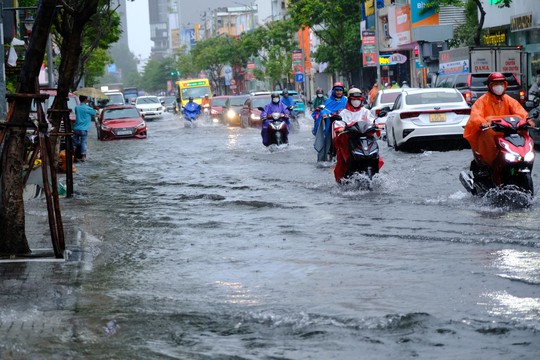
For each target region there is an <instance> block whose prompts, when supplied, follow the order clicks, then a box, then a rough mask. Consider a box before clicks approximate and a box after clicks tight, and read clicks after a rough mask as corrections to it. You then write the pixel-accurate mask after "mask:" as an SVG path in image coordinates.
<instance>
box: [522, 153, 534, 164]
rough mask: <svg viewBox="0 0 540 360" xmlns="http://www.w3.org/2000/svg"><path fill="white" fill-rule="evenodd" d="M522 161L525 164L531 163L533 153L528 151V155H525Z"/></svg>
mask: <svg viewBox="0 0 540 360" xmlns="http://www.w3.org/2000/svg"><path fill="white" fill-rule="evenodd" d="M523 160H524V161H526V162H532V161H533V160H534V152H532V151H529V152H528V153H526V154H525V156H524V157H523Z"/></svg>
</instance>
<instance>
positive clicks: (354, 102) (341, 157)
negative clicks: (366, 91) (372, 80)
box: [332, 88, 375, 182]
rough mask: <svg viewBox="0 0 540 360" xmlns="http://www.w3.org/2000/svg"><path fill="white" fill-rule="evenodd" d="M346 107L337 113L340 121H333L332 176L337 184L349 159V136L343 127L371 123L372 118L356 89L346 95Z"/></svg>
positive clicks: (343, 174)
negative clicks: (334, 157)
mask: <svg viewBox="0 0 540 360" xmlns="http://www.w3.org/2000/svg"><path fill="white" fill-rule="evenodd" d="M347 97H348V98H347V105H346V106H345V109H343V110H341V111H340V112H339V116H340V117H341V120H336V121H334V124H333V125H332V126H333V138H334V146H335V149H336V159H337V162H336V167H335V168H334V176H335V178H336V181H337V182H340V181H341V179H343V176H345V173H346V171H347V160H348V157H349V136H348V134H347V133H346V132H343V130H344V129H345V126H346V125H348V126H350V125H353V124H354V123H356V122H360V121H364V122H366V123H373V121H374V119H375V118H374V117H373V115H372V114H371V111H369V110H368V109H367V108H365V107H363V106H362V104H363V102H364V96H363V95H362V91H360V89H357V88H352V89H350V90H349V92H348V93H347Z"/></svg>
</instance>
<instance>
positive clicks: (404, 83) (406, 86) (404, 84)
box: [401, 80, 410, 88]
mask: <svg viewBox="0 0 540 360" xmlns="http://www.w3.org/2000/svg"><path fill="white" fill-rule="evenodd" d="M401 87H402V88H410V86H409V83H408V82H407V80H403V82H402V83H401Z"/></svg>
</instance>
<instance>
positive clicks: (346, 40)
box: [288, 0, 362, 79]
mask: <svg viewBox="0 0 540 360" xmlns="http://www.w3.org/2000/svg"><path fill="white" fill-rule="evenodd" d="M288 12H289V15H290V16H291V19H292V20H293V22H294V23H295V25H296V26H297V27H299V28H300V27H302V26H309V27H311V29H312V30H313V32H314V33H315V35H317V37H318V38H319V39H320V40H321V45H320V46H319V48H318V49H317V51H316V52H315V54H314V58H315V60H316V61H317V62H328V63H329V66H328V69H327V71H329V72H334V71H335V72H338V73H340V74H343V75H346V76H347V77H349V79H350V76H351V74H352V73H353V72H357V71H360V69H361V68H362V59H361V54H360V47H361V40H360V36H359V35H360V34H359V33H360V15H359V14H360V2H359V1H357V0H335V1H333V2H332V4H331V5H330V6H329V4H328V2H327V1H325V0H291V1H289V9H288Z"/></svg>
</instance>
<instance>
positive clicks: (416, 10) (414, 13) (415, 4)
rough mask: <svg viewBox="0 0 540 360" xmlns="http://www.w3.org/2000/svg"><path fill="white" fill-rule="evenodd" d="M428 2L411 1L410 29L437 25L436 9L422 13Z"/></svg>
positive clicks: (423, 0) (426, 0) (422, 0)
mask: <svg viewBox="0 0 540 360" xmlns="http://www.w3.org/2000/svg"><path fill="white" fill-rule="evenodd" d="M428 2H429V0H411V24H412V27H419V26H428V25H439V13H438V12H437V11H436V9H430V10H428V11H426V12H425V13H422V11H423V9H424V8H425V7H426V4H427V3H428Z"/></svg>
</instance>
